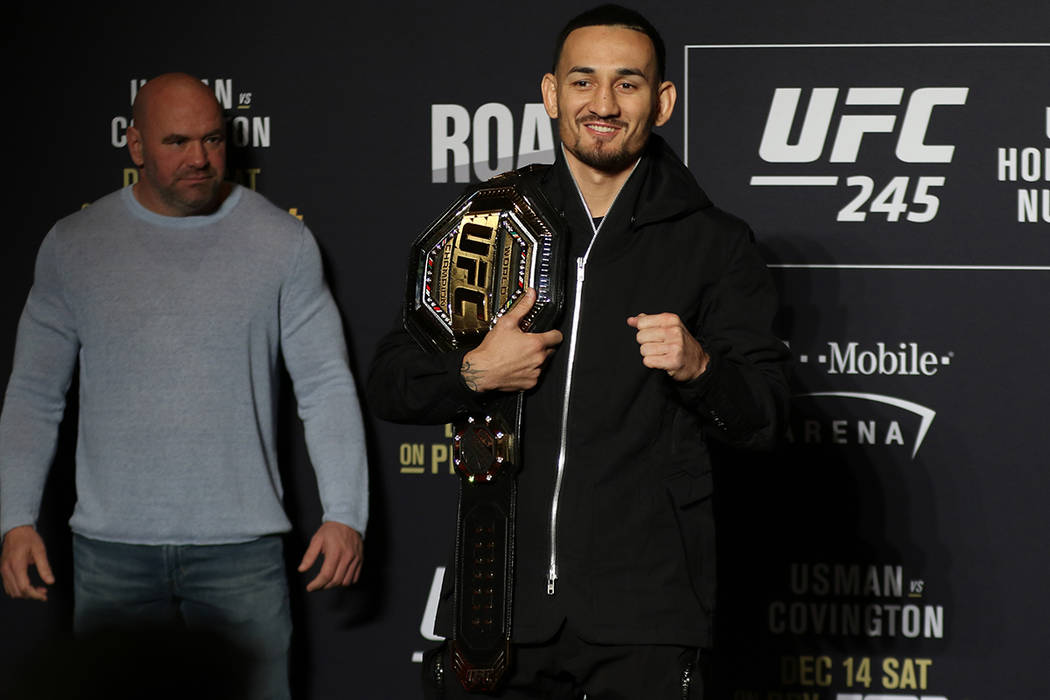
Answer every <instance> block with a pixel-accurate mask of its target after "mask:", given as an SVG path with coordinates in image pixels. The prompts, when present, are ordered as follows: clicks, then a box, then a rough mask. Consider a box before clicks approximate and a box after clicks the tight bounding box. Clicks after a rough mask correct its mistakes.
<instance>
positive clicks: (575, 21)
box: [551, 4, 667, 82]
mask: <svg viewBox="0 0 1050 700" xmlns="http://www.w3.org/2000/svg"><path fill="white" fill-rule="evenodd" d="M581 27H626V28H627V29H633V30H635V31H637V32H641V33H642V34H645V35H646V36H647V37H649V40H650V41H652V42H653V49H654V50H655V51H656V72H657V76H656V78H657V81H658V82H663V79H664V69H665V67H666V65H667V50H666V49H665V48H664V40H663V39H662V38H661V37H660V32H658V31H656V27H654V26H653V25H652V23H651V22H650V21H649V20H647V19H646V18H645V17H643V16H642V15H641V13H639V12H637V11H635V10H632V9H630V8H627V7H623V6H622V5H611V4H609V5H599V6H598V7H595V8H593V9H590V10H587V11H586V12H583V13H581V14H578V15H576V16H575V17H573V18H572V19H570V20H569V23H568V24H566V25H565V27H564V28H563V29H562V30H561V33H560V34H558V40H557V42H556V43H555V44H554V63H553V66H552V68H551V71H552V72H554V73H557V72H558V61H559V60H561V50H562V48H563V47H564V46H565V39H566V38H568V36H569V34H571V33H572V32H573V31H574V30H576V29H579V28H581Z"/></svg>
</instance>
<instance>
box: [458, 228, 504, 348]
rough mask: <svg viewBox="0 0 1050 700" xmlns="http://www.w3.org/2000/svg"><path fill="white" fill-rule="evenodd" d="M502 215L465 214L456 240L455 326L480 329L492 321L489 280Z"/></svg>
mask: <svg viewBox="0 0 1050 700" xmlns="http://www.w3.org/2000/svg"><path fill="white" fill-rule="evenodd" d="M498 225H499V214H498V213H496V214H480V215H467V216H464V217H463V226H462V228H461V229H460V233H459V236H458V240H457V242H456V253H455V267H456V270H455V272H454V273H453V275H454V277H455V279H456V280H457V284H456V287H455V290H454V292H453V295H452V318H453V327H454V328H461V327H462V328H470V329H475V328H480V327H484V325H485V324H487V323H488V321H489V308H488V301H487V299H488V297H487V295H486V293H485V290H486V289H487V285H488V281H489V271H490V268H491V266H492V262H493V256H494V251H495V245H496V229H497V226H498Z"/></svg>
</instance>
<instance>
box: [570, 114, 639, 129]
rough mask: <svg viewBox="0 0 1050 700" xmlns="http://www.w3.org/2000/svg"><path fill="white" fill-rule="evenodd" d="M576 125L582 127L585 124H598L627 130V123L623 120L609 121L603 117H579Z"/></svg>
mask: <svg viewBox="0 0 1050 700" xmlns="http://www.w3.org/2000/svg"><path fill="white" fill-rule="evenodd" d="M576 123H577V124H579V125H580V126H583V125H584V124H596V125H600V126H611V127H615V128H618V129H625V128H627V122H625V121H623V120H621V119H607V118H603V117H577V119H576Z"/></svg>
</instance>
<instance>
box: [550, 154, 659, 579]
mask: <svg viewBox="0 0 1050 700" xmlns="http://www.w3.org/2000/svg"><path fill="white" fill-rule="evenodd" d="M640 162H641V159H640V158H639V159H638V160H637V161H635V163H634V167H632V168H631V175H634V171H635V169H636V168H637V167H638V163H640ZM570 177H572V175H571V174H570ZM630 179H631V178H630V175H628V177H627V179H626V180H624V184H627V180H630ZM572 182H573V184H574V185H576V194H578V195H580V203H581V204H583V210H584V211H585V212H587V219H588V220H589V221H590V222H591V227H592V228H593V229H594V235H593V236H591V242H590V243H588V244H587V250H586V251H584V253H583V257H582V258H576V300H575V301H574V302H573V305H572V329H571V331H570V332H569V359H568V360H567V366H566V369H565V398H564V399H562V405H561V441H560V444H559V446H558V472H557V474H556V475H555V477H554V495H553V497H552V498H551V522H550V525H551V560H550V568H549V569H548V570H547V595H554V583H555V582H556V581H557V580H558V500H559V499H560V498H561V482H562V477H563V476H564V475H565V458H566V453H567V452H568V441H569V394H570V392H571V389H572V369H573V365H574V364H575V363H576V338H577V335H578V331H579V327H580V308H581V306H582V303H583V302H582V299H583V279H584V268H585V267H587V258H589V257H590V256H591V249H592V248H594V242H595V241H597V240H598V232H599V231H601V230H602V225H604V224H605V222H606V221H607V220H608V219H609V214H610V213H611V212H612V210H613V207H615V206H616V202H617V201H618V200H619V199H620V192H622V191H623V185H621V186H620V190H619V191H618V192H617V193H616V197H614V198H613V201H612V204H610V205H609V209H608V210H607V211H606V212H605V216H603V217H602V220H601V223H599V224H598V225H597V226H595V225H594V217H593V216H591V208H590V207H588V206H587V200H586V199H584V197H583V192H581V191H580V186H579V185H577V184H576V179H575V178H573V180H572ZM632 221H633V219H632Z"/></svg>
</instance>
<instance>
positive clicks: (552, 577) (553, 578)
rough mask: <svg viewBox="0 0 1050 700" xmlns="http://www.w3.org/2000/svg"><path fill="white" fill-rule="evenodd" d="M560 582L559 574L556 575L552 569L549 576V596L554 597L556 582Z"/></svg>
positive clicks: (552, 568)
mask: <svg viewBox="0 0 1050 700" xmlns="http://www.w3.org/2000/svg"><path fill="white" fill-rule="evenodd" d="M557 580H558V574H557V573H555V571H554V567H553V566H552V567H551V570H550V573H548V574H547V595H554V582H555V581H557Z"/></svg>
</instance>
